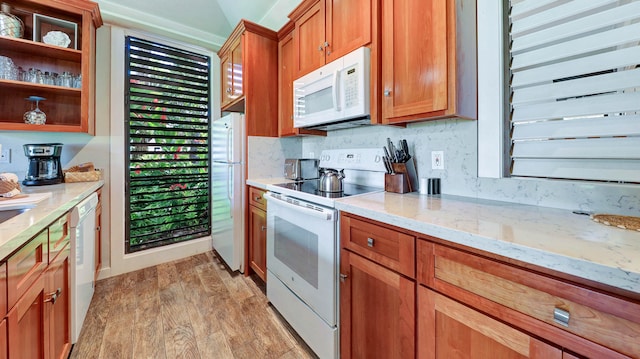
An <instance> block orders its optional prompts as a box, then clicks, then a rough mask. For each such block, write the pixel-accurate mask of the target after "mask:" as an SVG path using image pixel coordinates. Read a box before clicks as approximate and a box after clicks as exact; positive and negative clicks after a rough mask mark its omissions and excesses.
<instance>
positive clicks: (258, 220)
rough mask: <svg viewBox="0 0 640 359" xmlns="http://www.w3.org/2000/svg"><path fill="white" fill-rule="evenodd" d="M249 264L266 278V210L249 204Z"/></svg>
mask: <svg viewBox="0 0 640 359" xmlns="http://www.w3.org/2000/svg"><path fill="white" fill-rule="evenodd" d="M249 266H250V267H251V269H252V270H253V271H254V272H255V273H256V274H257V275H258V277H260V278H261V279H262V280H263V281H266V280H267V212H265V211H264V210H262V209H260V208H258V207H255V206H249Z"/></svg>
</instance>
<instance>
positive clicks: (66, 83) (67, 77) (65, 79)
mask: <svg viewBox="0 0 640 359" xmlns="http://www.w3.org/2000/svg"><path fill="white" fill-rule="evenodd" d="M72 85H73V77H72V75H71V73H70V72H68V71H65V72H63V73H62V75H61V76H60V86H62V87H73V86H72Z"/></svg>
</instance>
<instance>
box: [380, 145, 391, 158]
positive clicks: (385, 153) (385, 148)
mask: <svg viewBox="0 0 640 359" xmlns="http://www.w3.org/2000/svg"><path fill="white" fill-rule="evenodd" d="M382 149H384V155H385V156H386V157H387V158H391V156H390V155H389V150H387V146H382Z"/></svg>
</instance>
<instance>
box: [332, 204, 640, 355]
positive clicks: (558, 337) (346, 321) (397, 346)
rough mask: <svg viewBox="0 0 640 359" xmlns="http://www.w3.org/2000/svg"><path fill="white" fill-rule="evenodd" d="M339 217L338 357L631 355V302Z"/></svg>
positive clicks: (638, 329) (634, 321)
mask: <svg viewBox="0 0 640 359" xmlns="http://www.w3.org/2000/svg"><path fill="white" fill-rule="evenodd" d="M340 216H341V217H340V242H341V244H342V251H341V259H340V275H341V283H340V325H341V329H340V331H341V334H340V335H341V336H340V342H341V343H340V344H341V357H342V358H413V357H415V356H416V355H417V357H418V358H423V359H445V358H446V359H448V358H474V359H493V358H543V359H548V358H562V359H578V358H581V359H583V358H607V359H628V358H636V359H640V340H638V338H640V303H638V301H637V300H634V299H631V298H626V297H623V296H621V295H616V294H611V293H607V292H604V291H601V290H596V289H593V288H590V287H589V286H587V285H586V284H578V283H573V282H570V281H567V280H565V279H561V275H558V276H555V275H552V274H550V273H548V271H546V272H545V273H544V274H543V273H542V272H540V273H539V272H537V271H535V270H533V269H532V268H531V266H530V265H528V266H527V267H525V266H519V265H517V264H516V263H514V261H513V260H502V258H500V257H497V256H495V255H491V256H489V255H488V254H486V253H484V252H480V251H478V252H476V251H475V250H474V251H469V248H466V247H457V246H455V245H454V244H453V243H451V242H449V241H446V240H444V239H439V238H434V237H426V236H424V235H422V234H420V233H416V232H412V231H408V230H406V229H403V228H399V227H395V226H392V225H389V224H386V223H379V222H376V221H372V220H370V219H367V218H364V217H360V216H357V215H352V214H349V213H345V212H341V214H340ZM420 237H422V238H420ZM414 238H417V239H416V240H415V242H416V245H415V247H414V246H412V243H413V239H414ZM403 243H404V244H403ZM403 248H404V249H403ZM414 248H415V250H414ZM414 267H415V273H416V274H415V278H416V281H414V280H413V279H412V278H413V276H414V275H413V273H414V272H413V271H412V270H410V269H413V268H414ZM403 268H404V269H403ZM399 273H403V274H399ZM416 286H417V287H416ZM414 304H415V306H414ZM414 308H417V309H414ZM556 314H558V315H559V319H558V321H556V320H554V318H555V317H556ZM562 314H564V315H565V317H566V320H565V322H560V321H561V319H562ZM414 323H415V324H414ZM414 326H415V330H414Z"/></svg>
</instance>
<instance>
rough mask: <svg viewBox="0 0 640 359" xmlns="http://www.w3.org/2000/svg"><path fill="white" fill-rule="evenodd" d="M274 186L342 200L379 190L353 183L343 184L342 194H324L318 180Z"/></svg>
mask: <svg viewBox="0 0 640 359" xmlns="http://www.w3.org/2000/svg"><path fill="white" fill-rule="evenodd" d="M275 186H278V187H282V188H286V189H289V190H293V191H299V192H304V193H308V194H312V195H315V196H319V197H324V198H342V197H347V196H353V195H357V194H363V193H369V192H376V191H379V190H380V189H379V188H375V187H368V186H361V185H358V184H354V183H343V186H342V189H343V190H342V192H325V191H320V190H318V188H319V187H320V180H306V181H300V182H289V183H278V184H276V185H275Z"/></svg>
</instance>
